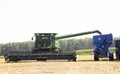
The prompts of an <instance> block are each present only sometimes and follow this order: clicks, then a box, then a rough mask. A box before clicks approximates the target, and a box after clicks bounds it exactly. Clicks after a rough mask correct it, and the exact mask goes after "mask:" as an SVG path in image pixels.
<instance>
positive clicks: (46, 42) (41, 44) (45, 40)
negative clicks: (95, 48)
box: [35, 30, 101, 51]
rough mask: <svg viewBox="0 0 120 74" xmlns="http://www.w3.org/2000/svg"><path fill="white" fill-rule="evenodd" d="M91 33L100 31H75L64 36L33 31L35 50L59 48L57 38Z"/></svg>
mask: <svg viewBox="0 0 120 74" xmlns="http://www.w3.org/2000/svg"><path fill="white" fill-rule="evenodd" d="M92 33H99V34H101V33H100V31H98V30H94V31H88V32H82V33H76V34H68V35H64V36H56V35H57V33H35V37H36V39H35V50H40V51H42V50H47V51H48V50H51V49H52V50H54V49H59V47H60V46H59V41H58V40H59V39H64V38H70V37H75V36H82V35H87V34H92Z"/></svg>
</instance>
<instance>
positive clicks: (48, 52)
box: [4, 30, 101, 62]
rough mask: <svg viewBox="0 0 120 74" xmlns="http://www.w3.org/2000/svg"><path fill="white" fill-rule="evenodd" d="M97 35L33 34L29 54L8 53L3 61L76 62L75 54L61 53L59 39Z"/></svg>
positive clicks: (96, 31)
mask: <svg viewBox="0 0 120 74" xmlns="http://www.w3.org/2000/svg"><path fill="white" fill-rule="evenodd" d="M93 33H98V34H101V32H100V31H98V30H94V31H88V32H82V33H76V34H68V35H63V36H56V35H57V33H35V47H34V49H33V50H32V51H31V52H17V51H16V52H9V53H7V54H5V55H4V57H5V61H6V62H9V61H15V62H16V61H19V60H38V61H39V60H40V61H41V60H42V61H46V60H57V59H61V60H62V59H63V60H64V59H65V60H73V61H76V53H75V52H72V53H63V52H61V49H60V47H59V42H58V40H59V39H64V38H70V37H76V36H82V35H87V34H93Z"/></svg>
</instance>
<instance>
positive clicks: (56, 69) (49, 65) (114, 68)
mask: <svg viewBox="0 0 120 74" xmlns="http://www.w3.org/2000/svg"><path fill="white" fill-rule="evenodd" d="M79 60H80V61H78V62H68V61H60V60H59V61H47V62H42V61H40V62H37V61H19V62H17V63H13V62H11V63H5V61H4V59H3V58H2V57H1V58H0V74H120V61H108V59H107V58H105V59H100V61H93V55H84V56H83V55H82V56H79Z"/></svg>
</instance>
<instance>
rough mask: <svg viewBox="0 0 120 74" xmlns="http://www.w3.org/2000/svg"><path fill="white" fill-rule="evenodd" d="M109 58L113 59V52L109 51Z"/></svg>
mask: <svg viewBox="0 0 120 74" xmlns="http://www.w3.org/2000/svg"><path fill="white" fill-rule="evenodd" d="M109 60H110V61H113V53H109Z"/></svg>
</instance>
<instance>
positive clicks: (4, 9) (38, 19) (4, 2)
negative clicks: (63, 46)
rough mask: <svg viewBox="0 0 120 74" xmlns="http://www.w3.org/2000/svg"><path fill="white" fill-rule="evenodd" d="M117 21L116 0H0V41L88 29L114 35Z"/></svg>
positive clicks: (118, 5) (118, 6)
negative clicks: (37, 34)
mask: <svg viewBox="0 0 120 74" xmlns="http://www.w3.org/2000/svg"><path fill="white" fill-rule="evenodd" d="M119 25H120V0H0V43H8V42H23V41H30V40H31V37H32V36H34V33H58V34H59V35H64V34H71V33H79V32H86V31H92V30H100V31H101V32H102V33H103V34H109V33H112V34H113V37H117V36H120V27H119ZM92 36H93V35H90V37H92Z"/></svg>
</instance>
